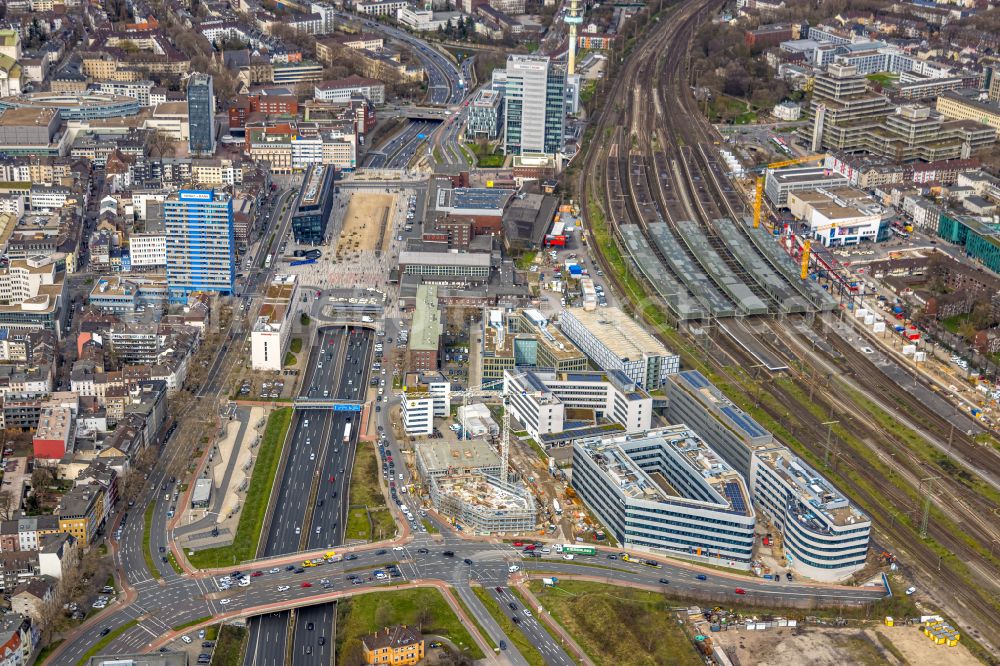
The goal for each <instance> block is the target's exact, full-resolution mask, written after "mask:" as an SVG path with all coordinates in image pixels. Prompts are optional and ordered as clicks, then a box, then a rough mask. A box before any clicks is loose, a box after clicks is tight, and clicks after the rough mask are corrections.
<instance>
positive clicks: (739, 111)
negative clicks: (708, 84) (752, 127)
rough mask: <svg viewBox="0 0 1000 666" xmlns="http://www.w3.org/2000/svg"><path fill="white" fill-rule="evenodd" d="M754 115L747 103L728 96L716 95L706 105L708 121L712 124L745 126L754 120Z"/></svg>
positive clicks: (755, 115) (755, 116)
mask: <svg viewBox="0 0 1000 666" xmlns="http://www.w3.org/2000/svg"><path fill="white" fill-rule="evenodd" d="M756 118H757V114H756V113H754V112H753V111H752V110H751V109H750V108H749V107H748V106H747V103H746V102H745V101H743V100H741V99H737V98H735V97H729V96H728V95H716V96H715V97H713V98H712V100H711V101H710V102H709V103H708V119H709V120H710V121H711V122H713V123H718V122H730V121H731V122H733V123H736V124H746V123H748V122H752V121H753V120H756Z"/></svg>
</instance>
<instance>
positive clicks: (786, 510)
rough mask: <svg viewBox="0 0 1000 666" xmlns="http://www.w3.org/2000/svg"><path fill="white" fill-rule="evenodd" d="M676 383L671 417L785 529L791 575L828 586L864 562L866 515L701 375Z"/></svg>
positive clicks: (671, 389) (686, 375)
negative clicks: (728, 469)
mask: <svg viewBox="0 0 1000 666" xmlns="http://www.w3.org/2000/svg"><path fill="white" fill-rule="evenodd" d="M670 379H671V382H670V385H669V386H668V387H667V419H668V420H669V421H671V422H673V423H685V424H687V425H688V426H692V427H693V428H694V429H695V430H696V431H697V432H698V433H700V434H701V435H702V436H703V437H704V439H705V441H706V442H708V444H709V446H711V448H712V450H713V451H715V452H716V453H717V454H719V456H721V458H722V459H723V460H724V461H725V462H726V464H727V465H728V466H730V467H732V468H733V469H735V470H736V471H737V472H739V473H740V474H742V475H743V476H744V477H745V479H746V481H747V484H748V486H749V488H750V495H751V497H752V499H753V502H754V506H755V507H756V509H757V510H758V515H763V516H766V517H767V518H768V519H769V520H770V521H771V522H772V523H773V525H774V527H775V528H777V529H778V530H781V532H782V546H783V549H784V553H785V557H786V559H787V564H788V566H789V567H790V568H791V569H792V570H793V571H795V572H797V573H800V574H802V575H805V576H808V577H810V578H814V579H816V580H822V581H828V582H830V581H837V580H843V579H844V578H846V577H848V576H850V575H851V574H852V573H854V572H855V571H857V570H858V569H860V568H861V567H862V566H863V565H864V561H865V555H866V553H867V548H868V538H869V532H870V529H871V521H870V520H869V519H868V518H867V517H866V516H865V515H864V514H863V513H861V512H860V511H859V510H858V509H857V508H856V507H854V506H852V505H851V503H850V502H849V501H848V500H847V499H846V498H845V497H844V496H843V495H842V494H841V493H839V492H838V491H837V490H836V489H835V488H833V486H832V485H831V484H830V482H829V481H827V480H826V479H824V478H823V476H822V475H820V474H819V473H818V472H816V471H815V470H814V469H811V468H810V467H808V465H806V463H804V462H803V461H801V460H799V459H798V458H797V457H796V456H795V455H794V454H793V453H792V452H791V451H790V450H789V449H788V448H786V447H784V446H782V445H781V443H780V442H778V441H776V440H775V439H774V438H773V436H772V435H771V433H770V432H768V431H767V430H765V429H764V428H762V427H761V426H760V425H759V424H758V423H757V422H756V421H754V420H753V419H752V418H751V417H750V416H749V415H747V414H746V413H745V412H743V410H741V409H740V408H738V407H736V406H735V405H734V404H733V403H732V402H730V401H729V400H728V399H727V398H726V397H725V395H723V393H722V392H721V391H720V390H719V389H718V388H717V387H715V386H714V385H713V384H711V383H710V382H709V381H708V380H707V379H706V378H705V377H704V376H703V375H702V374H701V373H699V372H695V371H685V372H681V373H678V374H676V375H674V376H672V377H671V378H670ZM575 478H576V469H575V468H574V481H575Z"/></svg>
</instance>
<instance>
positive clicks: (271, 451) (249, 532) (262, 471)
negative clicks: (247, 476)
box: [188, 407, 292, 569]
mask: <svg viewBox="0 0 1000 666" xmlns="http://www.w3.org/2000/svg"><path fill="white" fill-rule="evenodd" d="M291 422H292V409H291V408H290V407H282V408H281V409H276V410H274V411H273V412H271V415H270V417H268V419H267V427H266V429H265V430H264V440H263V441H262V442H261V444H260V446H259V447H258V449H257V462H256V463H255V464H254V468H253V478H252V479H251V481H250V489H249V490H248V491H247V496H246V500H245V501H244V503H243V510H242V512H241V513H240V521H239V524H238V525H237V527H236V536H235V537H234V539H233V543H232V545H229V546H221V547H219V548H208V549H205V550H200V551H196V552H195V553H194V554H192V555H190V556H189V557H188V560H189V561H190V562H191V564H192V565H193V566H196V567H199V568H201V569H211V568H216V567H225V566H232V565H234V564H237V563H239V562H242V561H243V560H249V559H253V557H254V556H255V555H256V554H257V544H258V543H259V542H260V530H261V526H262V525H263V523H264V516H265V515H266V514H267V503H268V501H269V500H270V498H271V489H272V488H273V487H274V479H275V475H276V474H277V469H278V463H279V462H280V461H281V450H282V448H283V446H284V443H285V436H286V435H287V434H288V426H289V424H290V423H291Z"/></svg>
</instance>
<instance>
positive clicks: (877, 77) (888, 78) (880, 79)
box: [867, 72, 899, 87]
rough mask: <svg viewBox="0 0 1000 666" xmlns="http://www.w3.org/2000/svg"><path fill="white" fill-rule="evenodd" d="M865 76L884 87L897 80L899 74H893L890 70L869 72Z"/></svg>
mask: <svg viewBox="0 0 1000 666" xmlns="http://www.w3.org/2000/svg"><path fill="white" fill-rule="evenodd" d="M867 78H868V80H869V81H871V82H872V83H879V84H881V85H882V86H883V87H885V86H888V85H891V84H893V83H895V82H896V81H898V80H899V74H893V73H892V72H876V73H875V74H869V75H868V76H867Z"/></svg>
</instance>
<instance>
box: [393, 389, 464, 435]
mask: <svg viewBox="0 0 1000 666" xmlns="http://www.w3.org/2000/svg"><path fill="white" fill-rule="evenodd" d="M406 393H407V394H408V395H406V396H403V398H402V400H400V405H399V406H400V409H401V411H402V415H403V429H404V430H405V431H406V434H407V435H409V436H411V437H413V436H416V435H430V434H431V433H433V432H434V418H435V417H437V418H445V417H447V416H450V415H451V382H450V381H448V380H447V379H445V378H444V376H443V375H442V374H441V373H425V374H422V375H415V381H412V382H411V381H408V382H407V389H406Z"/></svg>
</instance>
